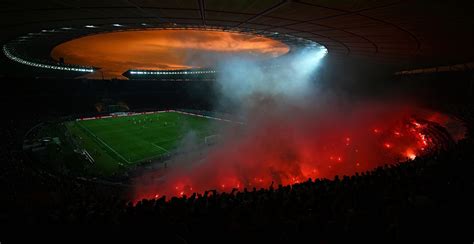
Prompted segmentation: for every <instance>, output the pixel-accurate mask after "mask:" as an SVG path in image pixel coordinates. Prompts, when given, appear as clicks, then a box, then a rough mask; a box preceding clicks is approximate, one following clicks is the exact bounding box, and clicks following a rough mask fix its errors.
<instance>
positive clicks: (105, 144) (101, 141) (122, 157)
mask: <svg viewBox="0 0 474 244" xmlns="http://www.w3.org/2000/svg"><path fill="white" fill-rule="evenodd" d="M78 124H79V126H81V127H82V128H84V129H85V130H86V131H87V132H89V133H90V134H91V135H92V136H93V137H94V138H96V139H97V140H98V141H99V142H100V143H102V144H103V145H104V146H106V147H107V148H109V149H110V150H111V151H112V152H114V153H115V154H116V155H117V156H119V157H120V158H121V159H123V160H125V162H127V163H130V161H128V160H127V159H126V158H125V157H124V156H122V155H121V154H120V153H118V152H117V151H115V150H114V149H113V148H112V147H111V146H109V145H108V144H107V143H105V142H104V141H103V140H102V139H100V138H99V137H98V136H96V135H95V134H94V133H92V131H90V130H89V129H88V128H86V127H85V126H83V125H82V124H81V123H78Z"/></svg>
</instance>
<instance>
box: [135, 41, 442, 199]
mask: <svg viewBox="0 0 474 244" xmlns="http://www.w3.org/2000/svg"><path fill="white" fill-rule="evenodd" d="M325 55H326V49H324V48H312V49H302V50H298V51H294V52H292V53H290V54H289V55H286V56H284V57H281V58H279V59H277V60H275V61H274V62H273V63H272V64H270V65H268V63H267V64H265V65H263V64H260V63H257V62H252V61H248V60H244V59H231V60H226V61H225V62H222V63H221V65H220V67H219V71H220V72H219V74H220V75H219V77H218V81H217V82H216V90H217V91H218V93H219V94H220V99H219V101H218V104H217V105H216V107H217V108H219V109H222V108H226V109H229V108H232V110H233V113H234V114H235V115H236V117H239V118H241V119H242V120H243V121H244V123H245V125H243V126H236V125H231V126H228V127H225V128H221V138H222V139H221V140H220V142H219V143H218V144H217V145H215V146H213V147H211V148H206V149H204V150H203V151H201V153H197V154H194V155H188V156H180V157H178V158H176V159H175V160H173V161H172V163H170V164H169V166H168V168H167V169H161V170H156V171H153V172H148V173H146V174H144V175H142V176H140V177H137V178H136V179H135V181H134V186H135V188H134V189H135V191H134V193H133V194H134V195H133V198H134V199H135V200H138V199H141V198H145V197H147V198H150V197H161V196H163V195H166V196H181V195H187V196H189V195H190V194H192V193H194V192H197V193H203V192H204V191H206V190H218V191H227V192H230V191H232V190H233V189H237V190H243V189H244V188H249V189H251V188H253V187H256V188H260V187H269V186H270V185H271V184H274V185H275V186H276V185H278V184H282V185H288V184H295V183H300V182H303V181H306V180H307V179H308V178H313V179H314V178H332V177H334V176H335V175H341V174H353V173H355V172H363V171H365V170H370V169H372V168H374V167H376V166H379V165H384V164H386V163H394V162H398V161H403V160H408V159H414V158H415V157H416V156H417V155H421V154H424V153H426V152H427V151H429V150H430V148H431V147H432V145H431V144H432V143H433V141H432V139H431V138H429V135H427V134H426V133H425V132H426V128H427V126H428V124H427V123H420V122H419V121H417V120H416V119H414V118H415V117H416V115H418V114H419V111H417V110H416V109H414V108H413V107H412V106H411V105H410V104H399V103H387V102H384V103H382V102H377V103H375V102H364V103H360V104H353V103H349V102H343V103H341V101H339V100H338V99H336V98H334V97H328V96H325V95H322V94H321V93H320V92H318V89H317V83H318V79H317V75H318V67H319V66H321V64H322V62H323V60H324V56H325ZM427 117H429V116H424V117H423V118H422V120H423V121H426V120H428V118H427Z"/></svg>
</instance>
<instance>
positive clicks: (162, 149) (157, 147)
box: [151, 143, 170, 153]
mask: <svg viewBox="0 0 474 244" xmlns="http://www.w3.org/2000/svg"><path fill="white" fill-rule="evenodd" d="M151 145H153V146H155V147H156V148H158V149H160V150H163V151H165V152H167V153H169V152H170V151H168V150H166V149H164V148H162V147H160V146H158V145H156V144H155V143H151Z"/></svg>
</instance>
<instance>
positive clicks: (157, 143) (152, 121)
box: [66, 111, 225, 174]
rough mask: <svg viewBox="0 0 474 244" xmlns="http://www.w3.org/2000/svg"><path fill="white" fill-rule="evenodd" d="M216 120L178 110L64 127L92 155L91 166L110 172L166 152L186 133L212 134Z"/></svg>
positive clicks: (197, 138)
mask: <svg viewBox="0 0 474 244" xmlns="http://www.w3.org/2000/svg"><path fill="white" fill-rule="evenodd" d="M215 123H225V122H220V121H218V120H214V119H209V118H205V117H198V116H195V115H188V114H183V113H178V112H174V111H173V112H160V113H153V114H140V115H133V116H123V117H113V118H101V119H93V120H79V121H71V122H67V123H66V127H67V129H68V131H69V132H70V134H71V136H72V137H73V139H74V141H76V142H77V144H78V146H79V147H80V148H81V149H85V151H87V153H88V154H89V155H90V156H91V157H92V158H93V161H94V162H93V166H92V167H93V168H95V171H97V172H100V173H101V174H111V173H114V172H116V171H117V170H118V169H119V168H127V167H130V166H133V165H136V164H138V163H141V162H145V161H147V160H151V159H155V158H159V157H160V156H163V155H168V154H170V153H172V152H173V151H174V150H176V149H177V148H178V147H179V145H180V143H181V141H182V139H183V138H184V137H185V136H186V135H188V136H189V137H190V138H194V141H195V142H196V143H204V141H205V138H206V137H207V136H210V135H214V134H215V126H213V125H215Z"/></svg>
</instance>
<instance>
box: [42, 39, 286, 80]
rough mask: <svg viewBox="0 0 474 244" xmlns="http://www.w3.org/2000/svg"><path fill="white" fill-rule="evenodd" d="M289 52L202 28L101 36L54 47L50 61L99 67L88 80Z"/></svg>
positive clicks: (282, 47)
mask: <svg viewBox="0 0 474 244" xmlns="http://www.w3.org/2000/svg"><path fill="white" fill-rule="evenodd" d="M288 51H289V47H288V46H287V45H285V44H284V43H281V42H279V41H276V40H273V39H270V38H265V37H260V36H252V35H247V34H239V33H229V32H223V31H204V30H202V31H201V30H141V31H137V30H135V31H122V32H111V33H102V34H97V35H91V36H85V37H81V38H78V39H74V40H71V41H68V42H65V43H62V44H60V45H58V46H56V47H55V48H54V49H53V50H52V52H51V57H53V58H54V59H55V60H59V59H60V58H61V57H62V58H64V62H65V63H68V64H77V65H86V66H94V67H100V68H102V69H101V70H100V71H97V72H95V73H93V74H90V75H88V76H87V78H101V77H102V75H104V78H119V79H120V78H121V79H124V77H123V76H122V73H124V72H125V71H127V70H129V69H167V70H172V69H188V68H203V67H212V66H215V65H216V63H217V62H218V61H219V60H222V59H223V58H228V57H234V58H235V57H245V58H251V59H253V60H262V59H267V58H272V57H277V56H280V55H282V54H285V53H287V52H288Z"/></svg>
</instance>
